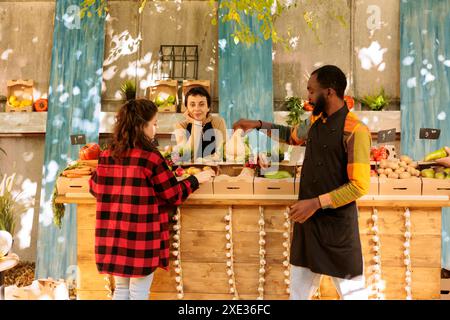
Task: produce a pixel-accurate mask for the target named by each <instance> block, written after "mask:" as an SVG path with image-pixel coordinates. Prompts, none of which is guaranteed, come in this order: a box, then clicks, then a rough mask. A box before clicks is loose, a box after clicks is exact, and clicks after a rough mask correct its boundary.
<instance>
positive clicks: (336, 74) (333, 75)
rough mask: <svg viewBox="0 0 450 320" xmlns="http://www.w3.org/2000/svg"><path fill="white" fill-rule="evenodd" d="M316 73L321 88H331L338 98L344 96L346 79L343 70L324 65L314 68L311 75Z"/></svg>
mask: <svg viewBox="0 0 450 320" xmlns="http://www.w3.org/2000/svg"><path fill="white" fill-rule="evenodd" d="M314 74H317V82H319V84H320V86H321V87H322V88H323V89H327V88H332V89H334V90H335V91H336V94H337V96H338V97H339V98H341V99H343V98H344V92H345V88H346V87H347V79H346V77H345V74H344V72H342V70H341V69H339V68H338V67H336V66H332V65H326V66H323V67H320V68H319V69H317V70H314V71H313V73H311V76H312V75H314Z"/></svg>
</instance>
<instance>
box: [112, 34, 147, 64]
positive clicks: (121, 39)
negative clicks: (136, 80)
mask: <svg viewBox="0 0 450 320" xmlns="http://www.w3.org/2000/svg"><path fill="white" fill-rule="evenodd" d="M141 41H142V38H141V35H140V34H139V35H138V36H137V38H136V39H134V38H133V37H132V36H131V35H130V32H129V31H128V30H126V31H123V32H122V33H121V34H119V35H117V34H116V35H113V36H112V38H111V49H110V50H109V56H108V58H106V59H105V61H104V65H105V66H108V65H110V64H112V63H114V62H115V61H117V60H118V59H119V58H120V57H123V56H126V55H130V54H133V53H136V52H137V51H138V49H139V45H140V43H141Z"/></svg>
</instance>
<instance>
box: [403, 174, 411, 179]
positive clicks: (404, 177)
mask: <svg viewBox="0 0 450 320" xmlns="http://www.w3.org/2000/svg"><path fill="white" fill-rule="evenodd" d="M408 178H411V174H410V173H409V172H402V173H400V179H408Z"/></svg>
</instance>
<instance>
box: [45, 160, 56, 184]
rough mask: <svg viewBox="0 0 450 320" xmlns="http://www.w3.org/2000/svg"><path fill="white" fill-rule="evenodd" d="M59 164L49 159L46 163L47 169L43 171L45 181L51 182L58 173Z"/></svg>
mask: <svg viewBox="0 0 450 320" xmlns="http://www.w3.org/2000/svg"><path fill="white" fill-rule="evenodd" d="M58 170H59V164H58V163H57V162H56V161H55V160H50V162H49V163H48V165H47V170H46V172H45V180H44V181H45V182H46V183H48V182H53V181H55V179H56V175H57V174H58Z"/></svg>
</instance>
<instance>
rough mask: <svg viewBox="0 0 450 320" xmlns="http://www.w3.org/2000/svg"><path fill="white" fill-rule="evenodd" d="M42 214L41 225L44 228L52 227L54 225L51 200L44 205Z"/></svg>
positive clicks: (40, 216) (40, 217)
mask: <svg viewBox="0 0 450 320" xmlns="http://www.w3.org/2000/svg"><path fill="white" fill-rule="evenodd" d="M40 212H41V213H40V214H39V223H40V224H41V225H43V226H44V227H48V226H50V225H51V224H52V223H53V209H52V202H51V200H48V201H45V202H44V203H43V205H42V206H41V210H40Z"/></svg>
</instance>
